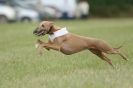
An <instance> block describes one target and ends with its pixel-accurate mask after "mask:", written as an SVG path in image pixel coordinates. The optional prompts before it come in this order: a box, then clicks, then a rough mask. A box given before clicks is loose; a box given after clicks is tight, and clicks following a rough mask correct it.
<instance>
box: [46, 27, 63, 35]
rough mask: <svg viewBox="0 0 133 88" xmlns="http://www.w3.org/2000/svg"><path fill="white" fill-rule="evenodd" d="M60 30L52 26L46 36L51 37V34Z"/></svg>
mask: <svg viewBox="0 0 133 88" xmlns="http://www.w3.org/2000/svg"><path fill="white" fill-rule="evenodd" d="M60 29H61V28H60V27H58V26H55V25H54V26H52V27H51V28H50V30H49V32H48V34H49V35H51V34H53V33H54V32H56V31H58V30H60Z"/></svg>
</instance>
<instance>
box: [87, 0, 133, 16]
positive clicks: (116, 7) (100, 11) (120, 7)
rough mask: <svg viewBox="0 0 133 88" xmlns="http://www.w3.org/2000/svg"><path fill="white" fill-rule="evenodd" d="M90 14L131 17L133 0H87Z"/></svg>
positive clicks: (132, 14)
mask: <svg viewBox="0 0 133 88" xmlns="http://www.w3.org/2000/svg"><path fill="white" fill-rule="evenodd" d="M87 1H88V3H89V4H90V15H91V16H100V17H118V16H120V17H122V16H124V17H125V16H132V17H133V0H87Z"/></svg>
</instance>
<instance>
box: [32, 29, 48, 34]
mask: <svg viewBox="0 0 133 88" xmlns="http://www.w3.org/2000/svg"><path fill="white" fill-rule="evenodd" d="M46 33H47V32H46V31H45V30H42V29H41V30H40V29H39V30H38V28H36V29H35V30H34V31H33V34H35V35H37V36H43V35H45V34H46Z"/></svg>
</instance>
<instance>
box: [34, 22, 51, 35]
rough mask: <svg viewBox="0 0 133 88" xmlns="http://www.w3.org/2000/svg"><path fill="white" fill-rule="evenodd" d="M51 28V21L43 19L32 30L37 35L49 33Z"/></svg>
mask: <svg viewBox="0 0 133 88" xmlns="http://www.w3.org/2000/svg"><path fill="white" fill-rule="evenodd" d="M52 29H53V22H51V21H43V22H41V23H40V24H39V26H38V27H37V28H36V29H35V30H34V31H33V34H35V35H37V36H43V35H45V34H50V32H51V31H52Z"/></svg>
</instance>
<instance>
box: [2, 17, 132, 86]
mask: <svg viewBox="0 0 133 88" xmlns="http://www.w3.org/2000/svg"><path fill="white" fill-rule="evenodd" d="M37 24H38V23H12V24H0V88H133V18H124V19H90V20H73V21H55V24H57V25H60V26H62V27H63V26H66V27H68V29H69V31H70V32H73V33H76V34H79V35H83V36H91V37H97V38H102V39H104V40H106V41H107V42H109V43H110V44H111V45H112V46H114V47H117V46H119V45H121V44H122V43H123V42H125V43H124V47H123V48H122V49H121V50H122V52H124V53H126V54H127V56H128V59H129V61H128V62H126V61H124V60H122V59H121V57H119V56H117V55H109V56H108V57H109V58H110V59H111V60H112V61H113V64H114V66H115V69H113V68H112V67H110V66H109V65H108V64H107V63H105V62H104V61H102V60H100V59H99V58H98V57H96V56H95V55H93V54H91V53H90V52H89V51H83V52H80V53H77V54H73V55H70V56H67V55H63V54H62V53H60V52H56V51H46V50H44V54H43V56H39V55H38V54H37V51H36V49H35V47H34V43H35V41H36V39H37V38H36V37H35V36H34V35H33V34H32V31H33V30H34V29H35V28H36V26H37ZM41 39H43V40H45V41H46V40H47V36H45V37H43V38H41Z"/></svg>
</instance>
